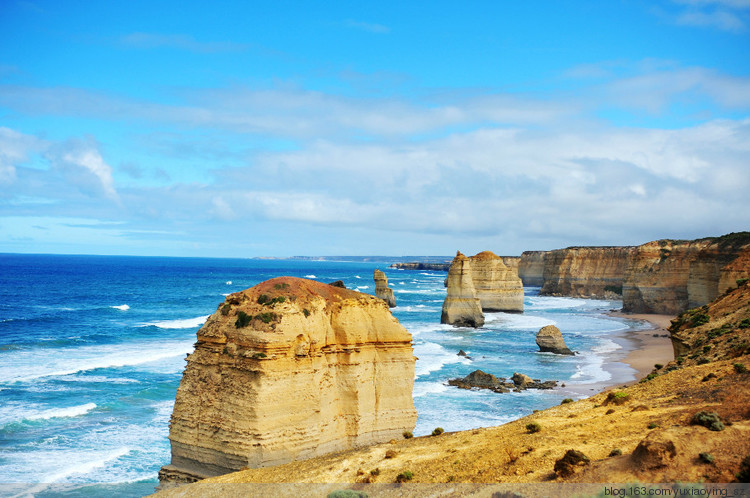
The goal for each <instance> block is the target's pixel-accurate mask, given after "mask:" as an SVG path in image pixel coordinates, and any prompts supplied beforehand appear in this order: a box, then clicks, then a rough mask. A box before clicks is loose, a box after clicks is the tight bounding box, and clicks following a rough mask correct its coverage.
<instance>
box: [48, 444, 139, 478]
mask: <svg viewBox="0 0 750 498" xmlns="http://www.w3.org/2000/svg"><path fill="white" fill-rule="evenodd" d="M128 453H130V449H129V448H118V449H116V450H113V451H107V452H104V451H102V452H100V454H99V456H98V457H97V458H96V459H92V460H87V461H85V462H77V463H76V464H74V465H71V466H70V467H66V468H65V469H63V470H61V471H58V472H56V473H54V474H48V476H47V477H46V478H45V479H44V481H45V482H60V481H65V480H66V479H67V478H69V477H72V476H75V475H85V474H89V473H91V471H93V470H94V469H97V468H100V467H104V466H106V465H107V464H108V463H109V462H111V461H112V460H117V459H118V458H120V457H123V456H125V455H127V454H128Z"/></svg>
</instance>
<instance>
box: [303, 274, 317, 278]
mask: <svg viewBox="0 0 750 498" xmlns="http://www.w3.org/2000/svg"><path fill="white" fill-rule="evenodd" d="M305 278H318V277H316V276H315V275H312V274H310V275H305Z"/></svg>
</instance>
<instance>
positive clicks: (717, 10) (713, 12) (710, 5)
mask: <svg viewBox="0 0 750 498" xmlns="http://www.w3.org/2000/svg"><path fill="white" fill-rule="evenodd" d="M673 2H674V3H676V4H679V5H684V6H686V9H685V10H682V11H680V12H678V13H677V14H676V16H675V18H674V21H675V22H676V23H677V24H680V25H683V26H698V27H706V28H715V29H719V30H721V31H727V32H731V33H741V32H744V31H746V30H747V22H748V16H747V10H748V9H750V1H748V0H673Z"/></svg>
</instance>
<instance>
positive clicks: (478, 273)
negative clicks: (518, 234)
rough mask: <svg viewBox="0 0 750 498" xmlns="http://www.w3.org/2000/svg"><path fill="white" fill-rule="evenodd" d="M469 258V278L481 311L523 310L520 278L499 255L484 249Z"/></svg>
mask: <svg viewBox="0 0 750 498" xmlns="http://www.w3.org/2000/svg"><path fill="white" fill-rule="evenodd" d="M469 259H470V260H471V278H472V281H473V284H474V290H475V291H476V296H477V297H478V298H479V302H480V306H481V307H482V311H523V284H522V283H521V279H520V278H518V274H517V273H516V272H515V271H514V270H513V269H511V268H508V267H507V266H506V265H505V263H504V262H503V259H502V258H501V257H500V256H497V255H495V254H494V253H492V252H491V251H484V252H480V253H479V254H477V255H475V256H472V257H471V258H469ZM449 275H450V274H449Z"/></svg>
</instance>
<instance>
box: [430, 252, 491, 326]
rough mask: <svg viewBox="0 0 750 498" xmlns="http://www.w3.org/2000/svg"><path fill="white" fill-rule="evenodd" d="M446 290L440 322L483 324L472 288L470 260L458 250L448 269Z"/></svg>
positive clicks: (458, 324)
mask: <svg viewBox="0 0 750 498" xmlns="http://www.w3.org/2000/svg"><path fill="white" fill-rule="evenodd" d="M447 286H448V290H447V295H446V297H445V301H444V302H443V313H442V315H441V316H440V323H448V324H450V325H456V326H459V327H481V326H482V325H484V314H482V306H481V303H480V301H479V298H478V297H477V293H476V291H475V290H474V280H473V278H472V270H471V260H470V259H469V258H467V257H466V256H464V255H463V254H461V253H460V252H458V253H457V254H456V257H455V258H453V263H451V268H450V270H449V271H448V285H447Z"/></svg>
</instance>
